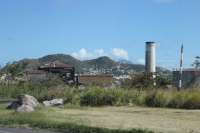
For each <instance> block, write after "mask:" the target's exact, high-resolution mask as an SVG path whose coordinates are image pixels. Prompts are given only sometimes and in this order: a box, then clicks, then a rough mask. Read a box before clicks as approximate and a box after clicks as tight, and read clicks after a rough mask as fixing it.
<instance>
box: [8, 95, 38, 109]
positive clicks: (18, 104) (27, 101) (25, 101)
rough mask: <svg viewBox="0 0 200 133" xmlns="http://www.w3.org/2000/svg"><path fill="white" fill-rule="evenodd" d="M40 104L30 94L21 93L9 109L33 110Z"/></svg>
mask: <svg viewBox="0 0 200 133" xmlns="http://www.w3.org/2000/svg"><path fill="white" fill-rule="evenodd" d="M38 106H39V102H38V101H37V99H36V98H35V97H33V96H30V95H19V96H18V97H17V100H16V101H13V102H12V103H11V104H10V105H8V107H7V109H14V110H16V111H17V112H32V111H34V109H35V108H36V107H38Z"/></svg>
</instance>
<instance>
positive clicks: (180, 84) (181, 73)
mask: <svg viewBox="0 0 200 133" xmlns="http://www.w3.org/2000/svg"><path fill="white" fill-rule="evenodd" d="M183 52H184V47H183V44H182V46H181V59H180V71H179V86H178V90H180V89H181V88H182V77H183V55H184V54H183Z"/></svg>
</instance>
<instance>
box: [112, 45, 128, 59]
mask: <svg viewBox="0 0 200 133" xmlns="http://www.w3.org/2000/svg"><path fill="white" fill-rule="evenodd" d="M111 54H112V56H114V57H116V58H120V59H126V60H128V52H127V51H126V50H124V49H121V48H113V49H112V51H111Z"/></svg>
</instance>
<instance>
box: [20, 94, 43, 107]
mask: <svg viewBox="0 0 200 133" xmlns="http://www.w3.org/2000/svg"><path fill="white" fill-rule="evenodd" d="M18 101H19V102H20V103H21V105H29V106H31V107H33V108H35V107H37V106H38V105H39V102H38V101H37V99H36V98H35V97H33V96H30V95H19V96H18Z"/></svg>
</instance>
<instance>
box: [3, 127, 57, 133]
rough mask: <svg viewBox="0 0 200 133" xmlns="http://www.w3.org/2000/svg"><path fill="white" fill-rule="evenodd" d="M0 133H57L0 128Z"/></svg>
mask: <svg viewBox="0 0 200 133" xmlns="http://www.w3.org/2000/svg"><path fill="white" fill-rule="evenodd" d="M0 133H58V132H51V131H46V130H31V129H18V128H2V127H0Z"/></svg>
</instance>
